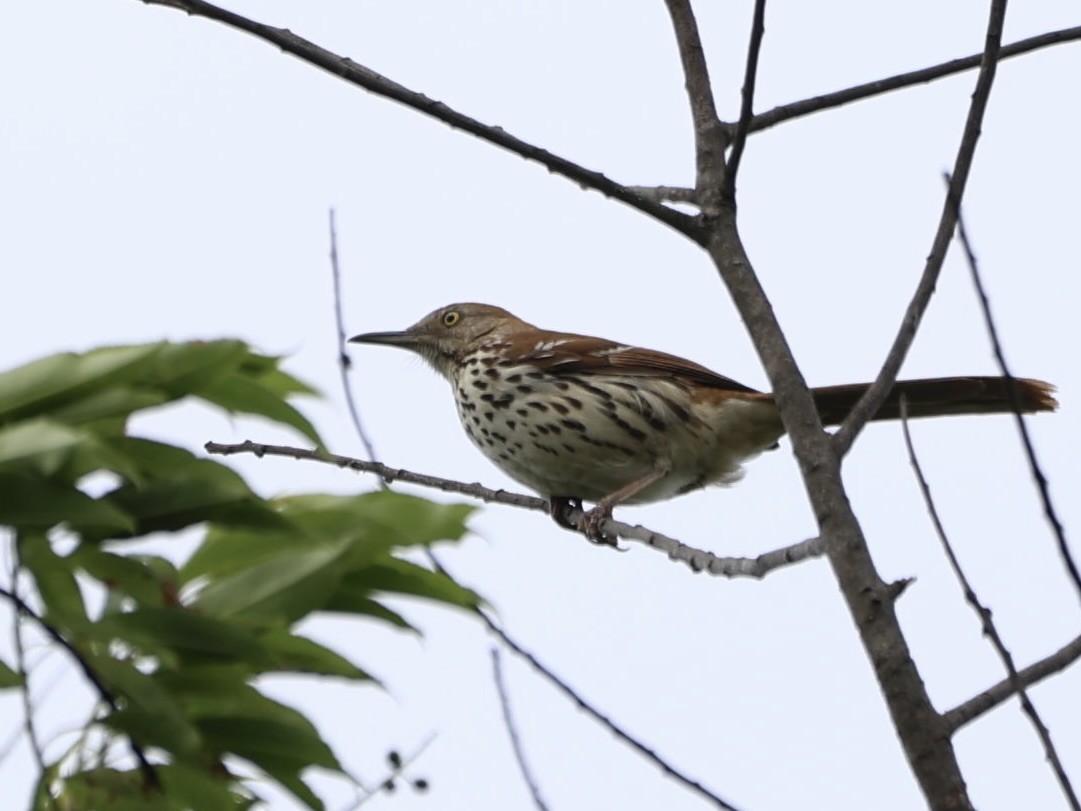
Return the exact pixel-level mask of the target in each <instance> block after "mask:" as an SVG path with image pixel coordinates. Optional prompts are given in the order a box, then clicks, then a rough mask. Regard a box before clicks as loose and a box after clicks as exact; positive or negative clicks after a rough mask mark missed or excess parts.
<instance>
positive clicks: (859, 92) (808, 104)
mask: <svg viewBox="0 0 1081 811" xmlns="http://www.w3.org/2000/svg"><path fill="white" fill-rule="evenodd" d="M1078 39H1081V26H1077V27H1075V28H1064V29H1062V30H1061V31H1051V32H1049V33H1047V34H1040V35H1039V36H1036V37H1029V38H1028V39H1022V40H1019V41H1018V42H1014V43H1012V44H1010V45H1003V46H1002V48H1001V50H1000V51H999V54H998V58H999V61H1002V60H1004V59H1009V58H1010V57H1014V56H1020V55H1021V54H1025V53H1029V52H1030V51H1035V50H1037V49H1040V48H1047V47H1049V46H1051V45H1060V44H1062V43H1064V42H1073V41H1075V40H1078ZM983 56H984V55H983V53H978V54H973V55H972V56H966V57H963V58H961V59H951V60H950V61H949V62H943V63H942V64H940V65H934V66H932V67H929V68H921V69H920V70H913V71H909V72H908V73H900V74H898V75H896V76H890V77H888V78H886V79H876V80H875V81H873V82H867V83H866V84H860V85H856V86H855V87H847V88H845V89H844V90H838V91H836V92H834V93H826V94H824V95H821V96H815V97H814V98H809V99H803V100H802V101H794V102H792V103H791V104H782V105H781V106H780V107H774V108H773V109H772V110H769V111H768V112H765V113H759V114H758V115H756V116H755V117H754V118H753V119H751V132H759V131H761V130H765V129H769V128H770V127H775V126H777V125H778V124H782V123H784V122H786V121H791V120H792V119H795V118H802V117H803V116H807V115H811V114H813V113H820V112H822V111H823V110H831V109H833V108H835V107H841V106H843V105H845V104H849V103H851V102H854V101H860V100H862V99H867V98H871V97H873V96H880V95H882V94H883V93H889V92H891V91H893V90H900V89H902V88H905V87H912V86H913V85H918V84H926V83H927V82H932V81H934V80H935V79H942V78H945V77H946V76H953V75H955V74H957V73H963V72H964V71H966V70H971V69H972V68H976V67H979V66H980V63H981V62H982V61H983Z"/></svg>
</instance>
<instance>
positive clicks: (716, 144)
mask: <svg viewBox="0 0 1081 811" xmlns="http://www.w3.org/2000/svg"><path fill="white" fill-rule="evenodd" d="M664 4H665V6H667V7H668V15H669V16H670V17H671V18H672V29H673V31H674V32H675V35H676V46H677V47H678V49H679V59H680V62H681V63H682V65H683V78H684V87H685V88H686V90H687V100H688V102H689V103H690V108H691V120H692V121H693V122H694V155H695V189H696V191H697V195H696V196H697V205H698V207H699V208H700V209H701V210H702V212H703V213H704V214H706V215H707V216H708V215H712V214H713V213H714V212H715V210H716V207H717V206H719V205H720V204H721V198H720V190H721V183H722V181H723V179H724V173H725V168H724V152H725V149H726V148H727V146H728V131H727V129H726V127H725V126H724V124H722V123H721V120H720V119H719V118H717V106H716V104H715V103H714V101H713V87H712V85H711V83H710V80H709V68H708V67H707V66H706V56H705V52H704V51H703V50H702V38H701V36H699V34H698V23H697V21H696V20H695V18H694V11H693V10H692V9H691V3H690V0H665V2H664ZM698 242H699V244H703V243H702V240H698Z"/></svg>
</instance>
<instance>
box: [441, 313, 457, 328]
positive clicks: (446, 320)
mask: <svg viewBox="0 0 1081 811" xmlns="http://www.w3.org/2000/svg"><path fill="white" fill-rule="evenodd" d="M461 320H462V314H461V313H459V312H458V311H457V310H447V311H446V312H445V313H443V326H444V327H453V326H454V325H455V324H457V323H458V322H459V321H461Z"/></svg>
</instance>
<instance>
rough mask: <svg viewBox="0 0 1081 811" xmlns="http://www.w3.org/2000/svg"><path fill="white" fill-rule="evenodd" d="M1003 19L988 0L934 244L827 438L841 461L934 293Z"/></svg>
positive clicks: (893, 378) (879, 400) (882, 395)
mask: <svg viewBox="0 0 1081 811" xmlns="http://www.w3.org/2000/svg"><path fill="white" fill-rule="evenodd" d="M1005 17H1006V0H992V3H991V14H990V19H989V20H988V25H987V36H986V40H985V45H984V54H983V63H982V65H981V67H980V74H979V76H978V77H977V79H976V89H975V90H974V91H973V93H972V101H971V103H970V104H969V107H968V117H967V119H966V120H965V127H964V131H963V133H962V135H961V144H960V146H959V147H958V149H957V157H956V159H955V160H954V163H953V172H952V174H951V176H950V186H949V189H948V190H947V192H946V199H945V201H944V202H943V205H942V214H941V216H940V217H939V220H938V228H937V230H936V231H935V237H934V240H933V241H932V243H931V253H930V254H929V255H928V256H927V261H926V263H925V264H924V268H923V273H922V274H921V276H920V281H919V284H918V285H917V286H916V291H915V293H914V294H913V296H912V300H911V301H910V302H909V304H908V308H907V309H906V310H905V314H904V318H903V319H902V320H901V326H900V329H899V330H898V332H897V337H896V338H894V341H893V345H892V346H891V347H890V351H889V353H888V354H887V355H886V360H885V361H884V362H883V364H882V369H881V370H880V371H879V373H878V376H877V377H876V378H875V381H874V383H872V384H871V386H870V388H868V390H867V392H866V393H865V394H864V395H863V397H861V398H860V400H859V402H858V403H856V406H855V408H853V409H852V412H851V413H850V414H849V415H848V417H846V418H845V421H844V422H843V423H842V424H841V427H840V428H839V429H838V430H837V433H836V434H834V436H833V448H834V451H835V452H836V453H837V455H838V456H839V457H840V456H844V455H845V454H846V453H848V451H849V449H850V448H851V447H852V443H853V442H855V440H856V437H857V436H859V433H860V431H862V430H863V428H864V426H865V425H866V424H867V421H868V420H870V419H871V417H872V416H874V414H875V412H877V411H878V409H879V408H881V407H882V404H883V403H884V402H886V397H888V396H889V393H890V389H892V388H893V385H894V383H896V382H897V373H898V372H899V371H900V370H901V365H902V364H903V363H904V361H905V357H906V356H907V355H908V350H909V348H910V347H911V346H912V341H913V340H914V339H915V337H916V330H917V329H919V326H920V322H921V321H922V320H923V314H924V312H925V311H926V310H927V305H928V303H930V301H931V295H932V294H933V293H934V292H935V284H936V283H937V282H938V276H939V274H940V273H941V271H942V263H943V262H944V261H945V259H946V252H947V251H948V250H949V246H950V239H951V238H952V236H953V231H954V228H956V226H957V210H958V207H959V206H960V205H961V199H962V198H963V197H964V193H965V184H966V183H967V182H968V175H969V172H970V170H971V169H972V159H973V156H974V155H975V154H976V143H977V141H978V140H979V137H980V127H981V125H982V123H983V116H984V112H985V111H986V110H987V100H988V99H989V98H990V96H991V86H992V85H993V84H994V80H995V68H996V65H997V64H998V53H999V50H1000V46H1001V42H1002V25H1003V21H1004V19H1005Z"/></svg>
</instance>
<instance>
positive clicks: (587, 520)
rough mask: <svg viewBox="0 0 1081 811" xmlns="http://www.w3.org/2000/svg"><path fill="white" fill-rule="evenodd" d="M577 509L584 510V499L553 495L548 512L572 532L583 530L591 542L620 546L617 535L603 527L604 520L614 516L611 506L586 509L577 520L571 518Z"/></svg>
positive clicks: (549, 501)
mask: <svg viewBox="0 0 1081 811" xmlns="http://www.w3.org/2000/svg"><path fill="white" fill-rule="evenodd" d="M575 510H582V499H580V498H568V497H565V496H552V497H551V498H549V499H548V514H549V515H551V516H552V520H553V521H555V522H556V523H557V524H559V525H560V526H561V527H563V528H564V529H569V530H571V531H572V532H581V533H582V534H583V535H585V536H586V539H587V540H589V542H590V543H595V544H598V545H600V546H611V547H613V548H616V549H618V548H619V547H618V545H617V544H616V537H615V536H614V535H608V534H606V533H605V532H604V529H603V526H604V522H605V521H607V520H608V519H609V518H611V517H612V508H611V507H608V506H605V505H601V504H598V505H597V506H596V507H594V508H593V509H592V510H587V511H585V512H584V513H583V515H582V517H581V518H580V519H578V521H577V522H576V521H572V520H571V513H572V512H574V511H575Z"/></svg>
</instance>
